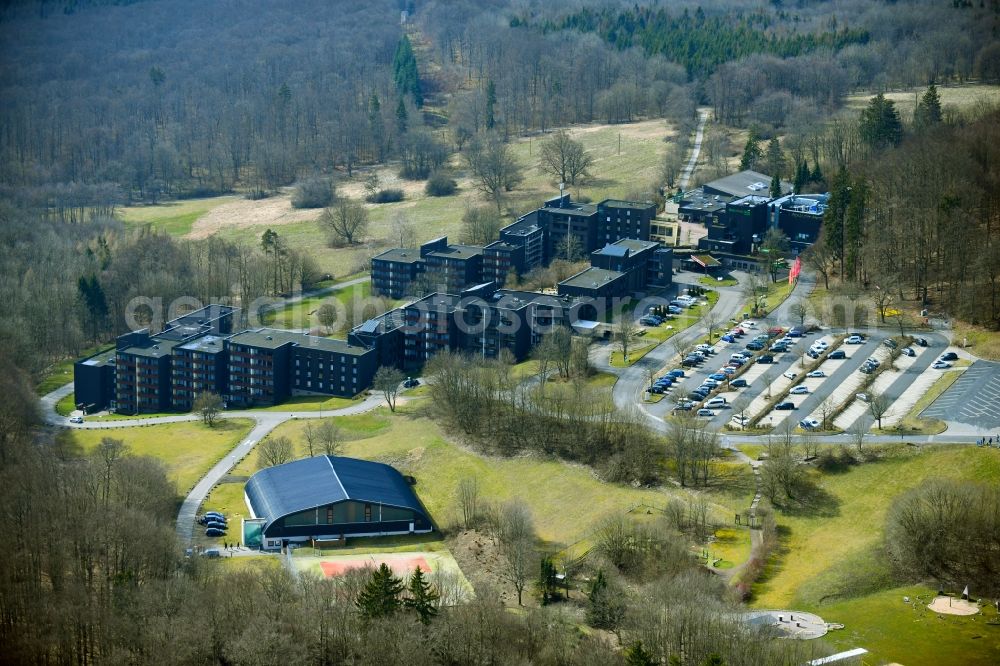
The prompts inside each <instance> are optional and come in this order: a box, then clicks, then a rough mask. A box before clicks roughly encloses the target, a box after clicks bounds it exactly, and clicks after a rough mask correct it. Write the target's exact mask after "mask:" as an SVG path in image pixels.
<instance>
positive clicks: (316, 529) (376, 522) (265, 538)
mask: <svg viewBox="0 0 1000 666" xmlns="http://www.w3.org/2000/svg"><path fill="white" fill-rule="evenodd" d="M245 499H246V503H247V507H248V508H249V510H250V515H251V518H252V519H253V522H254V523H257V524H258V525H260V545H261V547H262V548H263V549H265V550H277V549H279V548H281V547H282V546H285V545H287V544H288V543H290V542H296V543H303V542H308V541H311V540H313V539H317V540H326V539H331V540H334V539H340V538H341V537H348V536H350V537H365V536H385V535H392V534H422V533H427V532H430V531H432V530H433V529H434V527H433V524H432V522H431V519H430V517H429V516H428V515H427V512H426V511H424V508H423V506H422V505H421V504H420V500H418V499H417V496H416V495H415V494H414V492H413V489H412V488H411V487H410V484H409V483H407V481H406V479H405V478H403V475H402V474H400V473H399V472H398V471H396V470H395V469H393V468H392V467H390V466H389V465H385V464H382V463H376V462H370V461H367V460H357V459H355V458H344V457H340V456H316V457H314V458H304V459H302V460H296V461H293V462H290V463H285V464H283V465H276V466H275V467H268V468H267V469H262V470H260V471H259V472H257V473H256V474H254V475H253V476H251V477H250V479H249V480H248V481H247V483H246V488H245ZM248 522H250V521H248Z"/></svg>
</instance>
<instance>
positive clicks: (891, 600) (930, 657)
mask: <svg viewBox="0 0 1000 666" xmlns="http://www.w3.org/2000/svg"><path fill="white" fill-rule="evenodd" d="M935 592H936V591H935V590H932V589H931V588H929V587H926V586H907V587H895V588H892V589H889V590H883V591H881V592H876V593H874V594H870V595H867V596H863V597H858V598H856V599H850V600H847V601H838V602H836V603H832V604H830V605H827V606H823V607H822V608H820V609H816V611H817V612H819V613H820V614H821V615H822V617H823V619H824V620H826V621H827V622H841V623H843V624H844V625H845V626H844V629H843V630H842V631H832V632H830V633H829V634H827V635H826V636H825V637H824V640H825V641H827V642H828V643H830V644H831V645H833V646H835V647H837V648H839V649H842V650H849V649H851V648H854V647H857V646H859V645H860V646H863V647H865V648H867V649H868V650H869V651H870V652H871V654H870V655H866V657H865V658H864V661H863V662H862V663H864V664H881V663H886V662H898V663H901V664H963V665H966V666H988V665H990V664H996V663H998V661H1000V622H998V618H997V612H996V609H995V608H994V607H993V606H990V605H989V604H986V605H985V606H984V608H983V611H982V613H980V614H979V615H974V616H970V617H961V616H956V615H939V614H937V613H934V612H932V611H930V610H928V609H927V608H926V606H927V603H928V602H929V601H930V600H931V599H933V598H934V595H935ZM952 594H954V595H959V594H961V590H954V591H952ZM903 597H909V598H910V603H905V602H904V601H903ZM918 597H919V601H918ZM987 622H990V623H991V624H987Z"/></svg>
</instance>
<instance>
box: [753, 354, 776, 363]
mask: <svg viewBox="0 0 1000 666" xmlns="http://www.w3.org/2000/svg"><path fill="white" fill-rule="evenodd" d="M757 362H758V363H774V357H773V356H771V355H770V354H761V356H760V358H758V359H757Z"/></svg>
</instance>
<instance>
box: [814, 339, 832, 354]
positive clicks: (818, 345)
mask: <svg viewBox="0 0 1000 666" xmlns="http://www.w3.org/2000/svg"><path fill="white" fill-rule="evenodd" d="M829 346H830V343H829V342H827V341H826V340H817V341H816V342H814V343H812V346H811V347H810V349H819V350H820V351H826V350H827V348H828V347H829Z"/></svg>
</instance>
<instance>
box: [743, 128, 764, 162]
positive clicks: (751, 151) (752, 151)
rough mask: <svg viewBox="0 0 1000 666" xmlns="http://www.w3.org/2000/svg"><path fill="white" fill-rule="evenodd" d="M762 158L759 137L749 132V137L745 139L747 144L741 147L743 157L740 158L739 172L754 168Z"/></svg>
mask: <svg viewBox="0 0 1000 666" xmlns="http://www.w3.org/2000/svg"><path fill="white" fill-rule="evenodd" d="M762 156H763V153H762V152H761V149H760V137H758V136H757V133H756V132H750V136H748V137H747V143H746V145H745V146H744V147H743V157H742V158H740V171H747V170H749V169H754V168H756V166H757V163H758V162H759V161H760V158H761V157H762Z"/></svg>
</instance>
